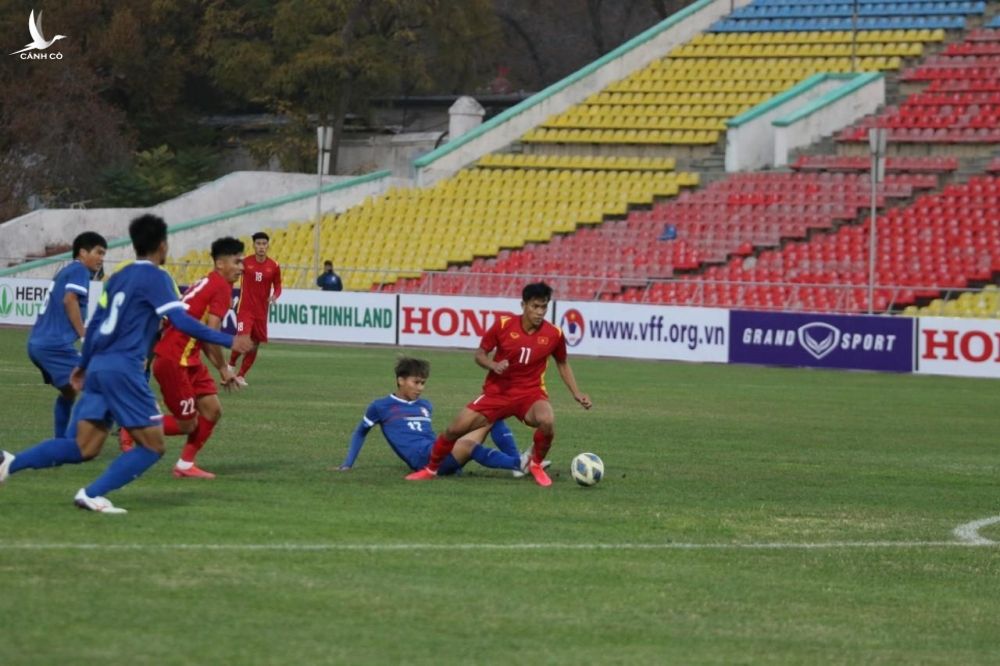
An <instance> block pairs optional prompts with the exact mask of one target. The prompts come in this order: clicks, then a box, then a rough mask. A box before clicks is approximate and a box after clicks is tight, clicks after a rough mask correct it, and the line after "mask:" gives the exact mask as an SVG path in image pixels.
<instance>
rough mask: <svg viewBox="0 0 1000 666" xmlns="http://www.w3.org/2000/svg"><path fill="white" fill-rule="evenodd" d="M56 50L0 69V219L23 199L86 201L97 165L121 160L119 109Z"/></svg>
mask: <svg viewBox="0 0 1000 666" xmlns="http://www.w3.org/2000/svg"><path fill="white" fill-rule="evenodd" d="M63 52H64V53H65V54H66V55H65V57H64V59H63V60H62V61H56V62H45V61H30V60H28V61H21V60H18V61H16V63H15V65H14V66H13V67H11V68H10V69H7V70H4V71H3V72H2V73H0V220H6V219H9V218H11V217H15V216H17V215H20V214H22V213H24V212H26V211H27V210H28V208H29V206H28V201H29V199H30V198H33V199H35V200H36V202H37V203H40V204H42V205H47V206H67V205H69V204H71V203H74V202H79V201H81V200H87V199H91V198H93V197H95V196H96V195H97V194H98V192H99V190H100V184H101V183H100V173H99V172H100V170H101V169H103V168H106V167H110V166H117V165H121V164H124V163H127V162H128V159H129V153H130V148H131V135H130V134H129V132H128V131H127V129H126V128H125V114H124V113H122V112H121V111H119V110H117V109H115V108H114V107H113V106H111V105H110V104H108V103H107V102H106V101H104V100H103V99H102V98H101V97H100V95H99V94H98V93H99V91H100V89H101V84H100V81H99V79H98V78H97V77H96V76H94V74H93V72H91V71H90V70H89V69H88V68H87V67H86V66H84V65H83V64H81V63H80V62H79V60H76V61H74V60H73V59H72V57H71V55H70V54H71V53H72V52H71V51H68V50H65V49H64V51H63ZM38 65H42V66H38Z"/></svg>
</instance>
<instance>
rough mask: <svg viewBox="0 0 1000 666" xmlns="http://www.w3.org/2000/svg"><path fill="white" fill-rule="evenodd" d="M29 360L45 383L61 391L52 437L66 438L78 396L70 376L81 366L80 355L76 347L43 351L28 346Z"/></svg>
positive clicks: (54, 408) (55, 404)
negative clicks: (74, 369)
mask: <svg viewBox="0 0 1000 666" xmlns="http://www.w3.org/2000/svg"><path fill="white" fill-rule="evenodd" d="M28 358H30V359H31V362H32V363H34V364H35V366H36V367H37V368H38V369H39V371H41V373H42V379H43V380H44V381H45V383H46V384H51V385H52V386H53V387H54V388H55V389H56V390H57V391H59V395H58V396H57V397H56V399H55V402H54V403H53V405H52V422H53V434H52V436H53V437H55V438H63V437H65V436H66V427H67V426H68V425H69V418H70V414H71V413H72V411H73V402H74V401H75V400H76V396H77V393H76V390H75V389H74V388H73V387H72V385H70V383H69V376H70V374H71V373H72V372H73V368H74V367H76V366H77V365H78V364H79V360H80V354H79V352H77V351H76V349H75V348H74V347H69V348H67V349H43V348H39V347H35V346H34V345H28Z"/></svg>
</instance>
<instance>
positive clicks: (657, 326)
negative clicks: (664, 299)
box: [556, 301, 729, 363]
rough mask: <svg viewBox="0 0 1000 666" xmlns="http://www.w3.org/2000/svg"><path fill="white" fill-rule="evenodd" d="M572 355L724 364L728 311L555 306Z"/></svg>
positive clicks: (563, 303) (582, 304)
mask: <svg viewBox="0 0 1000 666" xmlns="http://www.w3.org/2000/svg"><path fill="white" fill-rule="evenodd" d="M556 308H557V311H556V318H557V321H558V323H559V326H560V327H561V328H562V331H563V335H564V336H565V337H566V345H567V347H568V348H569V352H570V353H571V354H582V355H585V356H622V357H626V358H651V359H661V360H675V361H711V362H715V363H725V362H726V359H727V357H728V350H729V347H728V344H729V312H728V310H716V309H713V308H689V307H670V306H656V305H627V304H618V303H594V302H589V301H558V302H557V303H556Z"/></svg>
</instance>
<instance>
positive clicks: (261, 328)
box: [236, 317, 267, 386]
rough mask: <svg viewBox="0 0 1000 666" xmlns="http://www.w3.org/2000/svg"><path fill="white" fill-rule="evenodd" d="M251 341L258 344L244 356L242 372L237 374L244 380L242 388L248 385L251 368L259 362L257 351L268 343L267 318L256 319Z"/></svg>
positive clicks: (251, 332)
mask: <svg viewBox="0 0 1000 666" xmlns="http://www.w3.org/2000/svg"><path fill="white" fill-rule="evenodd" d="M250 339H251V340H253V341H254V342H255V343H256V346H255V347H254V348H253V349H251V350H250V351H248V352H247V353H246V354H244V355H243V363H242V364H241V365H240V371H239V372H237V373H236V376H237V377H239V378H242V380H243V381H242V382H240V384H241V385H242V386H246V385H247V381H246V376H247V373H248V372H250V368H251V367H253V364H254V362H255V361H256V360H257V350H259V349H260V345H262V344H264V343H266V342H267V318H266V317H264V318H260V319H255V320H254V322H253V325H252V327H251V328H250Z"/></svg>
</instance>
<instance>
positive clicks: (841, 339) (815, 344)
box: [742, 321, 896, 361]
mask: <svg viewBox="0 0 1000 666" xmlns="http://www.w3.org/2000/svg"><path fill="white" fill-rule="evenodd" d="M742 339H743V344H744V345H746V346H748V347H784V348H789V347H795V346H798V347H801V348H802V349H803V350H805V351H806V352H807V353H808V354H809V355H810V356H812V357H813V358H815V359H816V360H817V361H818V360H821V359H823V358H825V357H827V356H829V355H830V354H831V353H833V352H834V351H835V350H837V349H840V350H843V351H865V352H874V353H883V352H884V353H891V352H892V351H893V348H894V347H895V345H896V335H895V334H893V333H855V332H850V331H847V332H844V331H841V330H840V329H839V328H837V327H836V326H834V325H833V324H828V323H826V322H823V321H812V322H809V323H808V324H803V325H802V326H799V327H798V328H797V329H796V328H781V327H773V328H772V327H753V326H748V327H746V328H744V329H743V336H742Z"/></svg>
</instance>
